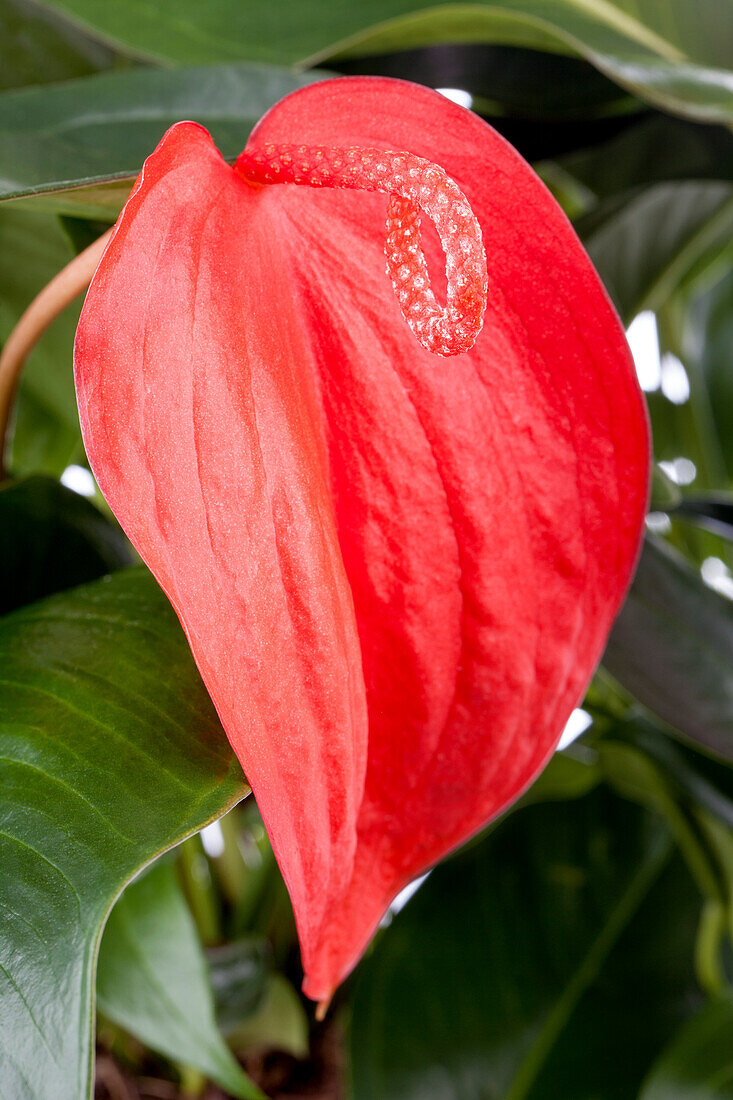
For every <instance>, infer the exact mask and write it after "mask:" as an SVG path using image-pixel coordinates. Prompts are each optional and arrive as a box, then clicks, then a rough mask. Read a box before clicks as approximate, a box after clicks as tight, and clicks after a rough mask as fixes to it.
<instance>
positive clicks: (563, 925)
mask: <svg viewBox="0 0 733 1100" xmlns="http://www.w3.org/2000/svg"><path fill="white" fill-rule="evenodd" d="M668 852H669V847H668V842H667V835H666V833H665V830H664V829H663V827H662V826H661V825H660V824H659V823H658V822H657V820H656V819H655V818H653V817H652V816H651V815H649V814H648V813H647V812H646V811H642V810H639V809H638V808H636V807H634V806H632V805H631V804H629V803H625V802H624V801H622V800H620V799H617V798H614V797H612V796H610V795H609V794H608V793H607V792H606V791H600V790H599V791H596V792H594V793H593V794H591V795H589V796H587V797H586V798H583V799H579V800H576V801H572V802H568V803H564V804H563V803H553V804H551V805H545V806H530V807H528V808H527V809H522V810H519V811H518V812H517V813H515V814H512V815H511V816H510V817H509V818H508V819H507V820H505V821H504V822H502V823H501V824H500V825H499V826H498V828H497V829H496V830H495V831H494V832H493V833H492V834H491V835H490V836H489V837H488V838H487V839H486V840H485V841H484V842H482V843H481V844H479V845H476V846H474V847H473V848H472V849H470V850H469V851H467V852H465V853H464V854H463V855H461V856H458V857H457V858H455V859H454V860H452V861H450V862H449V863H447V864H444V865H443V866H442V867H438V868H437V869H436V870H435V871H433V873H432V874H431V876H430V877H429V878H428V880H427V882H426V883H424V885H423V886H422V887H421V888H420V890H418V892H417V894H416V895H415V897H414V898H413V899H412V900H411V901H410V902H409V903H408V904H407V906H406V908H405V909H404V910H403V911H402V912H401V913H400V914H399V915H398V916H397V917H396V918H395V919H394V921H393V922H392V924H391V926H390V927H389V928H388V929H386V930H385V931H384V932H383V933H382V936H381V939H380V940H379V941H378V942H377V944H376V945H375V948H374V949H373V952H372V954H371V956H370V957H368V958H367V960H366V961H365V963H364V964H363V966H362V969H361V972H360V973H359V974H358V975H357V982H356V988H355V992H354V1003H353V1018H352V1026H351V1035H350V1048H351V1063H352V1076H353V1082H354V1094H355V1098H356V1100H362V1098H363V1100H367V1098H368V1100H373V1098H374V1097H377V1096H378V1097H379V1098H380V1100H413V1098H414V1100H418V1098H419V1100H454V1098H455V1100H487V1098H494V1097H496V1098H501V1100H523V1098H525V1097H531V1098H532V1100H547V1098H548V1097H560V1096H583V1097H591V1096H592V1097H594V1098H598V1100H628V1098H629V1097H630V1096H633V1095H634V1094H635V1091H636V1088H637V1087H638V1084H639V1082H640V1081H641V1079H642V1077H643V1075H644V1073H645V1072H646V1070H647V1069H648V1066H649V1064H650V1062H651V1061H652V1059H653V1058H654V1057H655V1056H656V1054H657V1052H658V1051H659V1049H660V1048H661V1046H662V1044H663V1043H664V1042H665V1041H667V1039H668V1038H669V1036H670V1034H671V1033H672V1031H673V1029H674V1027H675V1026H676V1024H677V1023H679V1022H680V1021H681V1020H682V1019H684V1017H685V1014H686V1011H687V1004H686V1002H685V998H686V997H687V996H689V995H690V991H691V989H692V988H693V984H692V973H691V969H692V968H691V948H692V940H693V935H694V928H695V919H696V916H697V911H698V908H699V901H698V898H697V896H696V892H695V891H694V889H693V887H692V884H691V882H690V880H689V878H688V877H686V872H685V871H684V869H683V868H681V867H680V866H679V864H677V863H672V864H670V865H669V866H668V867H666V869H665V870H664V871H663V870H662V868H663V867H665V865H666V860H667V855H668ZM669 875H671V876H672V877H671V880H669V879H668V876H669ZM670 895H671V896H672V897H674V898H675V920H674V921H670V920H669V914H668V910H666V909H662V910H660V908H659V906H660V903H661V904H664V903H667V904H669V902H670ZM670 949H671V950H672V952H673V953H672V954H671V955H670V954H669V952H670ZM692 997H693V1000H692V1003H693V1004H694V993H693V994H692ZM620 1005H623V1008H622V1009H620ZM616 1013H618V1016H617V1015H616Z"/></svg>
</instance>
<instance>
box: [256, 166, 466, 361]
mask: <svg viewBox="0 0 733 1100" xmlns="http://www.w3.org/2000/svg"><path fill="white" fill-rule="evenodd" d="M237 171H238V172H239V173H240V174H241V175H242V176H244V177H245V178H246V179H247V180H250V181H251V182H253V183H267V184H270V183H299V184H304V185H306V186H308V187H338V188H351V189H354V190H359V191H383V192H385V193H386V194H388V195H389V196H390V200H389V206H388V208H387V239H386V245H385V253H386V256H387V273H388V274H389V277H390V279H391V280H392V286H393V287H394V291H395V294H396V295H397V300H398V302H399V304H400V309H401V310H402V313H403V315H404V317H405V320H406V321H407V323H408V325H409V326H410V328H411V329H412V331H413V332H414V333H415V336H416V337H417V339H418V340H419V341H420V343H421V344H422V345H423V347H425V348H427V349H428V351H432V352H435V353H436V354H438V355H459V354H461V352H465V351H469V350H470V349H471V348H472V347H473V345H474V344H475V342H476V339H477V337H478V334H479V333H480V331H481V326H482V324H483V318H484V310H485V308H486V294H487V285H488V277H487V271H486V253H485V251H484V244H483V239H482V236H481V228H480V226H479V223H478V221H477V219H476V216H475V214H474V213H473V211H472V209H471V206H470V204H469V202H468V199H467V198H466V196H465V195H464V194H463V192H462V191H461V190H460V188H459V187H458V185H457V184H456V183H455V182H454V181H453V180H452V179H451V178H450V176H448V175H447V173H446V172H444V171H443V169H442V168H440V167H439V166H438V165H437V164H433V163H432V162H431V161H429V160H425V159H424V158H423V157H417V156H414V155H413V154H412V153H403V152H392V151H385V150H383V149H362V148H356V147H354V148H345V149H338V148H331V147H328V146H321V145H272V144H265V145H262V146H256V145H255V146H253V147H248V148H247V149H245V151H244V152H243V153H242V155H241V157H240V158H239V160H238V161H237ZM421 211H422V212H424V213H425V214H427V216H428V217H429V218H430V219H431V221H432V222H433V223H434V225H435V228H436V230H437V232H438V236H439V237H440V242H441V244H442V246H443V251H444V252H445V258H446V285H447V295H446V305H445V308H443V307H441V306H440V305H439V303H438V302H437V301H436V299H435V295H434V293H433V290H432V287H431V285H430V277H429V274H428V267H427V263H426V261H425V255H424V253H423V250H422V247H421V245H420V216H421Z"/></svg>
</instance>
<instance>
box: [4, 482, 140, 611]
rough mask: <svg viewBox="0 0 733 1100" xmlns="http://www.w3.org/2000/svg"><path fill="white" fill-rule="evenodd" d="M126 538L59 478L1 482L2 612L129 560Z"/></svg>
mask: <svg viewBox="0 0 733 1100" xmlns="http://www.w3.org/2000/svg"><path fill="white" fill-rule="evenodd" d="M131 562H132V555H131V553H130V548H129V544H128V542H127V539H126V538H125V536H124V535H123V534H122V532H121V531H120V529H119V527H116V526H115V525H113V524H112V523H110V521H109V520H108V519H106V518H105V517H104V516H103V515H102V514H101V512H99V511H97V509H96V508H95V507H94V505H93V504H91V503H90V502H89V501H88V500H85V499H84V497H81V496H79V494H78V493H72V491H71V490H70V489H66V488H65V487H64V486H63V485H60V484H59V483H58V482H57V481H52V480H51V479H50V478H45V477H29V478H25V479H24V480H23V481H16V482H5V483H4V484H2V485H0V577H1V578H2V580H1V581H0V615H5V614H7V612H8V611H13V610H14V609H15V608H16V607H22V606H23V605H24V604H27V603H32V602H33V600H40V599H42V598H43V597H44V596H50V595H51V594H52V593H53V592H60V591H61V590H62V589H64V588H72V587H73V586H74V585H76V584H83V583H84V581H91V580H96V578H97V577H101V576H102V575H103V574H104V573H111V572H112V571H113V570H114V569H120V568H121V567H122V566H124V565H130V564H131Z"/></svg>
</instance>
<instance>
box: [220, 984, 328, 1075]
mask: <svg viewBox="0 0 733 1100" xmlns="http://www.w3.org/2000/svg"><path fill="white" fill-rule="evenodd" d="M229 1042H230V1043H231V1045H232V1047H233V1048H234V1049H235V1050H237V1051H241V1052H242V1053H245V1052H247V1051H251V1050H284V1051H285V1052H286V1053H287V1054H292V1055H293V1057H294V1058H305V1057H306V1055H307V1054H308V1017H307V1016H306V1014H305V1009H304V1008H303V1004H302V1001H301V999H300V997H299V996H298V994H297V993H296V992H295V990H294V989H293V987H292V985H291V984H290V982H289V981H287V980H286V979H285V978H284V977H283V976H282V974H270V975H269V977H268V979H267V984H266V986H265V992H264V995H263V997H262V1000H261V1002H260V1004H259V1005H258V1006H257V1009H256V1011H255V1012H254V1013H253V1014H252V1015H251V1016H249V1017H248V1018H247V1019H246V1020H244V1021H243V1022H242V1023H241V1024H240V1025H239V1026H238V1027H236V1028H233V1029H232V1031H231V1032H230V1033H229Z"/></svg>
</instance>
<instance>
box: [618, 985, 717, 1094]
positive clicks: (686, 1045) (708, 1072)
mask: <svg viewBox="0 0 733 1100" xmlns="http://www.w3.org/2000/svg"><path fill="white" fill-rule="evenodd" d="M731 1098H733V999H732V998H731V997H729V996H728V997H720V998H718V999H716V1000H714V1001H711V1002H710V1003H709V1004H707V1005H705V1007H704V1008H703V1009H702V1010H701V1011H700V1012H699V1013H698V1014H697V1016H695V1018H694V1019H692V1020H690V1021H689V1022H688V1023H686V1024H685V1025H684V1026H683V1027H682V1028H681V1030H680V1032H679V1034H678V1035H676V1036H675V1037H674V1039H673V1040H672V1042H671V1043H670V1044H669V1046H668V1047H667V1049H666V1050H665V1051H664V1053H663V1054H662V1056H661V1057H660V1059H659V1061H658V1062H657V1063H656V1065H655V1066H654V1068H653V1070H652V1072H651V1073H650V1075H649V1077H648V1078H647V1080H646V1081H645V1082H644V1087H643V1089H642V1090H641V1093H640V1094H639V1100H731Z"/></svg>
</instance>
